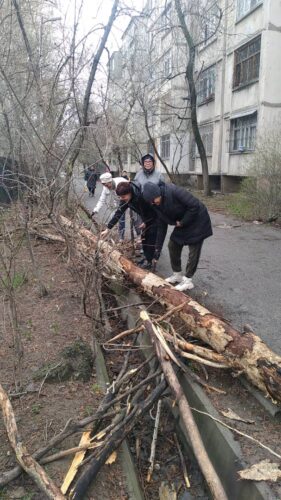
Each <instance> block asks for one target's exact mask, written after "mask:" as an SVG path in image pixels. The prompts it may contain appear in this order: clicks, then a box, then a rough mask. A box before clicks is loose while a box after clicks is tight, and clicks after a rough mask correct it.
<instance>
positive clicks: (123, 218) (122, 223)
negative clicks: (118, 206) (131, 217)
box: [118, 213, 126, 240]
mask: <svg viewBox="0 0 281 500" xmlns="http://www.w3.org/2000/svg"><path fill="white" fill-rule="evenodd" d="M125 225H126V214H125V213H124V214H122V215H121V217H120V219H119V225H118V233H119V238H120V240H124V238H125Z"/></svg>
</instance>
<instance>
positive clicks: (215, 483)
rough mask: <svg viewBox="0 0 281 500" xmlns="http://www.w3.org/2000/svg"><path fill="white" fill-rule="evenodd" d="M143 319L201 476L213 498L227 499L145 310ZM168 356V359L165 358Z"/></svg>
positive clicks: (141, 315)
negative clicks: (174, 400)
mask: <svg viewBox="0 0 281 500" xmlns="http://www.w3.org/2000/svg"><path fill="white" fill-rule="evenodd" d="M140 317H141V319H142V320H143V323H144V326H145V328H146V331H147V333H148V334H149V336H150V338H151V340H152V343H153V345H154V347H155V351H156V354H157V357H158V359H159V361H160V364H161V367H162V370H163V373H164V375H165V378H166V381H167V383H168V384H169V386H170V389H171V391H172V393H173V395H174V397H175V399H176V403H177V405H178V408H179V412H180V416H181V419H182V422H183V425H184V427H185V430H186V432H187V433H188V436H189V439H190V442H191V445H192V449H193V452H194V455H195V457H196V459H197V462H198V464H199V467H200V469H201V471H202V474H203V476H204V477H205V480H206V482H207V484H208V486H209V488H210V491H211V493H212V497H213V498H214V499H215V500H227V496H226V494H225V491H224V489H223V486H222V484H221V481H220V479H219V477H218V475H217V473H216V471H215V469H214V467H213V465H212V462H211V461H210V459H209V457H208V454H207V452H206V450H205V448H204V445H203V443H202V439H201V436H200V433H199V431H198V427H197V425H196V423H195V421H194V418H193V415H192V412H191V409H190V406H189V404H188V401H187V399H186V397H185V395H184V392H183V390H182V387H181V385H180V383H179V380H178V377H177V375H176V373H175V370H174V368H173V365H172V362H171V360H170V359H169V358H168V356H167V351H165V350H164V348H163V346H162V344H161V342H160V340H159V335H158V333H157V330H156V327H155V326H154V325H153V324H152V323H151V321H150V319H149V316H148V314H147V312H146V311H142V312H141V314H140ZM163 340H164V337H163ZM167 358H168V359H167Z"/></svg>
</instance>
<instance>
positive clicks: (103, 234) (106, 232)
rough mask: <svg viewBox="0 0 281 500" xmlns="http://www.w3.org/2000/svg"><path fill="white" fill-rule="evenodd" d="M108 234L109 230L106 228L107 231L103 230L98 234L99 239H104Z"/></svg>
mask: <svg viewBox="0 0 281 500" xmlns="http://www.w3.org/2000/svg"><path fill="white" fill-rule="evenodd" d="M108 233H109V229H108V228H107V229H104V230H103V231H102V232H101V233H100V235H101V238H105V236H106V235H107V234H108Z"/></svg>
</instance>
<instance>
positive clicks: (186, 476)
mask: <svg viewBox="0 0 281 500" xmlns="http://www.w3.org/2000/svg"><path fill="white" fill-rule="evenodd" d="M174 439H175V443H176V446H177V449H178V452H179V456H180V461H181V466H182V472H183V478H184V482H185V486H186V487H187V488H190V482H189V479H188V475H187V468H186V463H185V460H184V456H183V453H182V451H181V447H180V443H179V440H178V436H177V435H176V434H174Z"/></svg>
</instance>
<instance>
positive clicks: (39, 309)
mask: <svg viewBox="0 0 281 500" xmlns="http://www.w3.org/2000/svg"><path fill="white" fill-rule="evenodd" d="M34 250H35V258H36V261H37V262H38V264H39V266H40V270H41V274H42V280H43V282H44V283H45V285H46V286H47V289H48V291H49V294H48V295H47V296H46V297H44V298H41V299H40V298H39V296H38V287H37V282H36V279H35V278H34V277H33V274H32V268H31V265H30V261H29V255H28V253H27V251H26V249H25V248H24V247H23V248H22V250H21V253H20V261H19V266H18V269H17V272H18V274H19V275H20V274H22V273H23V272H24V273H25V276H26V280H25V282H23V283H22V284H21V285H20V286H18V287H17V290H16V294H17V303H18V307H19V320H20V329H21V333H22V339H23V345H24V362H23V376H22V388H20V389H19V388H18V387H17V386H15V380H14V365H15V363H16V358H15V354H14V347H13V335H12V332H11V329H10V326H9V315H8V307H7V303H6V302H5V301H4V300H3V297H2V298H1V301H0V317H1V318H2V320H1V324H0V340H1V352H0V355H1V358H0V363H1V364H0V373H1V375H0V377H1V383H2V385H3V386H4V388H5V390H6V391H7V392H8V393H18V392H19V393H22V395H20V396H18V397H14V398H12V404H13V408H14V412H15V415H16V419H17V424H18V428H19V432H20V435H21V437H22V439H23V442H24V443H25V444H26V446H27V448H28V450H29V451H30V452H34V451H35V450H36V449H37V448H39V447H41V446H43V445H45V444H46V443H47V442H48V440H49V439H50V438H52V437H53V436H54V435H56V434H57V433H58V432H60V431H61V430H62V429H63V427H64V426H65V424H66V422H67V421H68V420H69V419H70V418H73V419H77V420H79V419H81V418H83V417H85V416H87V415H90V414H92V413H94V411H95V409H96V408H97V406H98V404H99V402H100V400H101V398H102V396H103V391H102V389H101V387H100V386H99V385H98V383H97V380H96V374H95V371H94V370H92V371H91V374H90V379H89V380H87V381H85V380H84V381H81V380H79V379H77V377H75V376H71V378H70V380H67V381H63V380H61V381H60V380H57V381H56V383H53V384H49V383H46V381H45V380H44V378H43V380H40V381H34V374H35V373H36V372H37V370H38V369H39V368H40V367H42V365H44V364H45V365H47V366H50V365H54V364H56V363H57V360H58V353H59V352H61V351H64V352H67V351H68V353H69V350H68V348H69V347H70V346H71V345H74V344H75V343H77V342H78V341H81V340H82V341H83V342H85V343H86V344H90V345H91V342H92V335H94V334H95V332H94V331H93V330H92V323H91V322H90V321H89V319H88V318H86V317H85V316H84V315H83V311H82V307H81V300H80V294H79V291H78V290H77V283H76V282H75V280H74V279H73V278H72V275H71V274H70V272H69V270H68V265H67V264H66V263H65V262H64V260H63V256H62V253H63V248H62V246H61V245H60V244H47V243H41V242H40V243H37V244H36V246H35V249H34ZM70 357H72V356H70ZM80 437H81V436H80V435H79V434H76V435H75V436H74V437H72V438H69V439H68V440H67V441H65V442H64V443H63V445H62V447H61V449H66V448H68V447H72V446H77V445H78V443H79V440H80ZM0 442H1V449H0V470H1V472H4V471H7V470H9V469H10V468H12V467H13V466H14V465H15V464H16V461H15V459H14V454H13V452H12V450H11V448H10V445H9V443H8V439H7V435H6V430H5V427H4V424H3V421H2V418H1V417H0ZM52 451H53V452H56V451H59V450H58V449H54V450H52ZM70 462H71V459H70V458H66V459H64V460H61V461H59V462H55V463H53V464H49V465H47V466H46V470H47V472H48V473H49V474H50V476H51V477H52V478H53V480H54V481H55V483H56V484H57V485H58V486H59V485H60V484H61V483H62V481H63V478H64V476H65V474H66V472H67V470H68V467H69V465H70ZM19 488H21V489H19ZM19 494H20V496H17V495H19ZM0 498H1V499H2V498H3V499H10V498H22V499H25V500H31V499H32V500H43V498H44V495H43V494H42V492H39V490H38V489H37V487H36V486H35V485H34V483H33V482H31V481H30V480H29V479H28V478H27V476H26V475H22V476H20V477H19V478H18V479H17V480H15V481H13V482H12V483H11V484H9V485H8V486H7V487H5V488H3V489H2V490H0ZM88 498H89V499H93V498H95V499H98V498H99V499H114V500H115V499H126V498H128V495H127V492H126V487H125V481H124V478H123V472H122V469H121V466H120V462H119V459H118V460H117V462H116V463H115V464H113V465H110V466H105V467H104V469H103V471H102V473H101V474H99V476H98V478H97V480H96V482H95V485H94V488H92V493H90V494H89V496H88Z"/></svg>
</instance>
